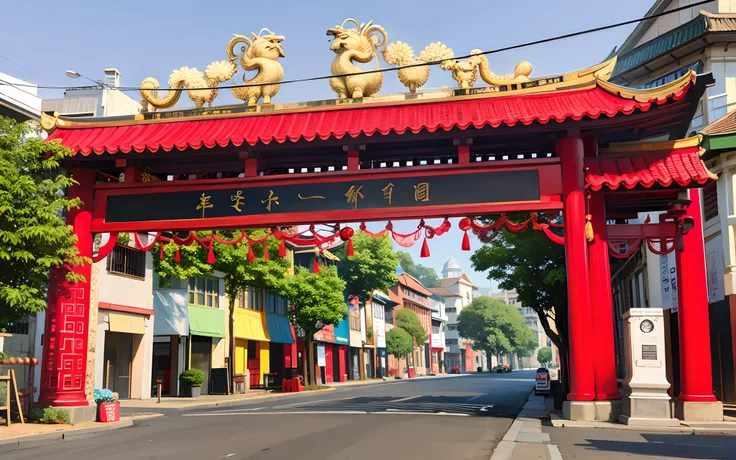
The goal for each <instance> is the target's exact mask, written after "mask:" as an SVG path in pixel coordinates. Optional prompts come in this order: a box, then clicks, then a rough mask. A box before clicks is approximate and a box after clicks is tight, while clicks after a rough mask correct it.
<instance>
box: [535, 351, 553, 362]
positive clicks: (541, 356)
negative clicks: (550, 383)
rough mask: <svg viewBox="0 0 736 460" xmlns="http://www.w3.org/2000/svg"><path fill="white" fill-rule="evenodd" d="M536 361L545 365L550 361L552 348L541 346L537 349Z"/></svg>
mask: <svg viewBox="0 0 736 460" xmlns="http://www.w3.org/2000/svg"><path fill="white" fill-rule="evenodd" d="M537 361H539V365H540V366H546V365H548V364H549V363H550V362H551V361H552V350H551V349H550V348H549V347H542V348H540V349H539V350H537Z"/></svg>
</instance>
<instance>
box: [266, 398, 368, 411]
mask: <svg viewBox="0 0 736 460" xmlns="http://www.w3.org/2000/svg"><path fill="white" fill-rule="evenodd" d="M355 398H357V396H351V397H349V398H336V399H323V400H321V401H307V402H301V403H294V404H285V405H283V406H273V407H272V408H271V409H286V408H287V407H299V406H308V405H310V404H325V403H331V402H334V401H347V400H348V399H355Z"/></svg>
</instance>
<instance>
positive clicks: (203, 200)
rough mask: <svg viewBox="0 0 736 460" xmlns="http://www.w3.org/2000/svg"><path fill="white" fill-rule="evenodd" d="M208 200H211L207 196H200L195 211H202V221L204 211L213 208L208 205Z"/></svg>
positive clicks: (210, 204) (211, 205)
mask: <svg viewBox="0 0 736 460" xmlns="http://www.w3.org/2000/svg"><path fill="white" fill-rule="evenodd" d="M210 198H212V197H211V196H209V195H205V194H204V193H203V194H202V196H201V197H199V204H198V205H197V211H199V210H200V209H201V210H202V219H204V211H205V210H206V209H210V208H214V207H215V205H214V204H212V203H210Z"/></svg>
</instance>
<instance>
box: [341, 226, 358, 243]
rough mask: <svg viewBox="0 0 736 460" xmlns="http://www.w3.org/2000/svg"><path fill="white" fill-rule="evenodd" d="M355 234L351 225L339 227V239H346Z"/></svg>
mask: <svg viewBox="0 0 736 460" xmlns="http://www.w3.org/2000/svg"><path fill="white" fill-rule="evenodd" d="M353 235H355V230H353V229H352V227H345V228H342V229H340V239H341V240H343V241H348V240H349V239H350V238H352V237H353Z"/></svg>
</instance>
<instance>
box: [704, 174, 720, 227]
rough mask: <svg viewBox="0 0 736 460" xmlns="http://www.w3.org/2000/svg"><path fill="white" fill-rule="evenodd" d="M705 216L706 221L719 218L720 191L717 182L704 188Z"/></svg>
mask: <svg viewBox="0 0 736 460" xmlns="http://www.w3.org/2000/svg"><path fill="white" fill-rule="evenodd" d="M703 215H704V216H705V220H710V219H713V218H715V217H718V189H717V188H716V183H715V182H711V183H710V184H708V185H706V186H705V187H704V188H703Z"/></svg>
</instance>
